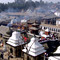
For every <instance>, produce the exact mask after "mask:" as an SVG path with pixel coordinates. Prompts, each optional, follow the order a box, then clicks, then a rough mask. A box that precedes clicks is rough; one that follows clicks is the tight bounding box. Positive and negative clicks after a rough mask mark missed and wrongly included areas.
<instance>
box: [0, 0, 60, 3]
mask: <svg viewBox="0 0 60 60" xmlns="http://www.w3.org/2000/svg"><path fill="white" fill-rule="evenodd" d="M33 1H40V0H33ZM43 1H45V2H46V1H48V2H51V1H52V2H58V1H59V2H60V0H43ZM7 2H14V0H0V3H7Z"/></svg>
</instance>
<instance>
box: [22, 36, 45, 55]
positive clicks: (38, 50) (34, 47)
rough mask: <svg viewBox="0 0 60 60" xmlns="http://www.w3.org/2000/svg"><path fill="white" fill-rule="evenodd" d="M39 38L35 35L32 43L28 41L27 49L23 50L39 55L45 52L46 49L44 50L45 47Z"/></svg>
mask: <svg viewBox="0 0 60 60" xmlns="http://www.w3.org/2000/svg"><path fill="white" fill-rule="evenodd" d="M38 40H39V39H38V38H35V37H33V38H31V41H30V43H28V44H27V45H26V46H25V49H23V52H27V51H28V54H29V55H32V56H38V55H40V54H42V53H44V52H45V51H46V50H44V47H43V46H42V45H41V44H40V43H39V42H38ZM26 48H27V49H26Z"/></svg>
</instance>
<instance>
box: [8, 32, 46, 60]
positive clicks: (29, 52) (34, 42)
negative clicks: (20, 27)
mask: <svg viewBox="0 0 60 60" xmlns="http://www.w3.org/2000/svg"><path fill="white" fill-rule="evenodd" d="M38 40H39V39H38V38H36V37H35V36H34V37H32V38H31V40H30V42H29V43H28V44H25V43H24V40H23V39H22V36H21V33H20V32H17V31H14V32H13V33H12V36H11V37H10V38H9V40H8V41H7V45H8V52H9V54H10V55H12V56H13V57H22V58H23V60H43V59H44V53H45V52H46V50H45V49H44V47H43V46H42V45H41V44H40V43H39V42H38Z"/></svg>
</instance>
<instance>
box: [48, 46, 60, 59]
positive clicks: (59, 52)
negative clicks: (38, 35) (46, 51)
mask: <svg viewBox="0 0 60 60" xmlns="http://www.w3.org/2000/svg"><path fill="white" fill-rule="evenodd" d="M53 54H60V46H59V47H58V48H57V50H56V51H55V52H54V53H53ZM48 60H60V56H50V57H49V58H48Z"/></svg>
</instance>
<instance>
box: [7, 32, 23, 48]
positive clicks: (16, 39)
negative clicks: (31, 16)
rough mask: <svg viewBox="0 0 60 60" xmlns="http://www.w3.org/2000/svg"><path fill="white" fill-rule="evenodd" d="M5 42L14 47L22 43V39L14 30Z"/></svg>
mask: <svg viewBox="0 0 60 60" xmlns="http://www.w3.org/2000/svg"><path fill="white" fill-rule="evenodd" d="M7 44H9V45H11V46H14V47H16V46H20V45H22V44H24V41H23V40H22V36H21V33H20V32H17V31H14V32H13V33H12V36H11V37H10V38H9V40H8V41H7Z"/></svg>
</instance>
